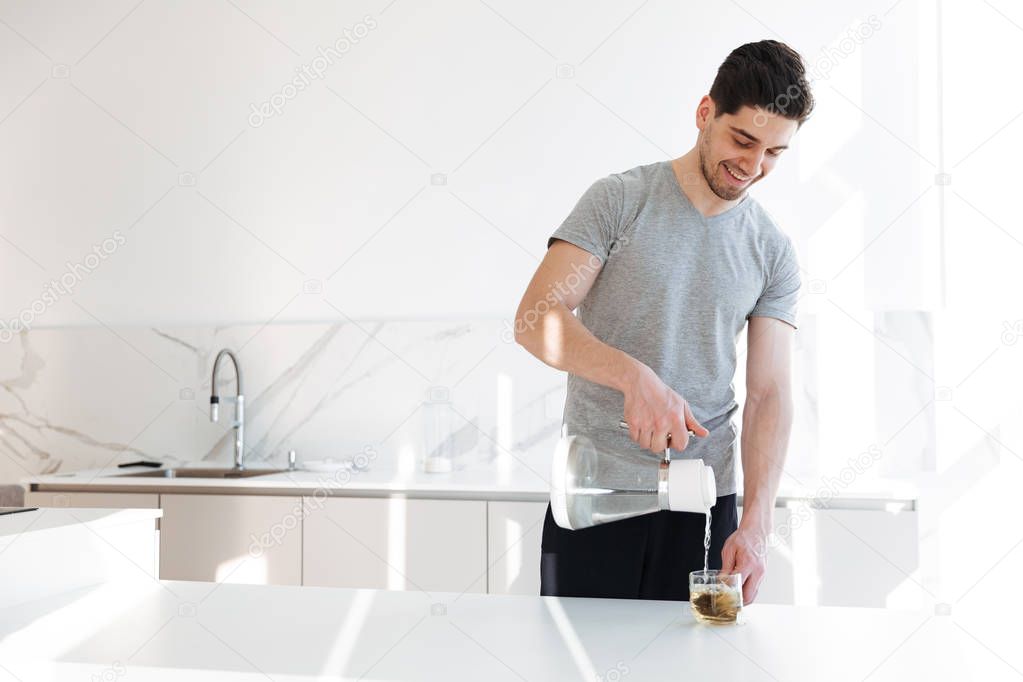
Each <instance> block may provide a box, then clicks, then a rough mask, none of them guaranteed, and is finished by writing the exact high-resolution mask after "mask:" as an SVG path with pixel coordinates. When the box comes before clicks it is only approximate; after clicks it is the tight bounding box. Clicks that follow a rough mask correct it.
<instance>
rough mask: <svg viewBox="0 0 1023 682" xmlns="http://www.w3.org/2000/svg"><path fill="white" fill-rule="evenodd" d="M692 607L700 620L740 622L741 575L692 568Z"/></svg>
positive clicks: (721, 622)
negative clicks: (693, 569)
mask: <svg viewBox="0 0 1023 682" xmlns="http://www.w3.org/2000/svg"><path fill="white" fill-rule="evenodd" d="M689 608H691V609H692V611H693V616H694V617H695V618H696V620H697V621H699V622H701V623H714V624H725V623H741V622H742V574H741V573H725V572H724V571H719V570H716V569H712V570H709V571H693V572H692V573H690V574H689Z"/></svg>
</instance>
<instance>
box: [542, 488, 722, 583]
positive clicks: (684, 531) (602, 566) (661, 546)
mask: <svg viewBox="0 0 1023 682" xmlns="http://www.w3.org/2000/svg"><path fill="white" fill-rule="evenodd" d="M735 497H736V496H735V494H732V495H724V496H722V497H719V498H718V499H717V502H716V503H715V504H714V506H713V507H712V508H711V528H710V532H711V535H710V556H709V559H708V564H709V567H710V568H721V547H722V546H723V545H724V543H725V540H726V539H727V538H728V536H729V535H731V534H732V533H733V532H735V529H736V528H737V527H738V525H739V522H738V511H737V509H736V506H735ZM706 523H707V517H706V516H705V515H703V514H695V513H690V512H670V511H660V512H655V513H653V514H645V515H643V516H636V517H633V518H631V519H625V520H622V521H615V522H613V523H607V524H604V525H600V526H594V527H592V528H584V529H582V530H565V529H564V528H561V527H560V526H558V525H557V524H556V523H555V522H554V517H553V515H552V514H551V507H550V504H548V505H547V516H546V518H545V519H544V522H543V539H542V540H541V544H540V547H541V549H540V594H541V595H546V596H555V597H609V598H615V599H672V600H679V601H688V600H689V572H690V571H698V570H702V569H703V537H704V532H705V529H706Z"/></svg>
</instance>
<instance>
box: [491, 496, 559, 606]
mask: <svg viewBox="0 0 1023 682" xmlns="http://www.w3.org/2000/svg"><path fill="white" fill-rule="evenodd" d="M546 513H547V503H546V502H488V503H487V552H488V559H489V570H488V580H487V584H488V589H487V592H489V593H490V594H530V595H538V594H540V540H541V538H542V536H543V519H544V515H545V514H546Z"/></svg>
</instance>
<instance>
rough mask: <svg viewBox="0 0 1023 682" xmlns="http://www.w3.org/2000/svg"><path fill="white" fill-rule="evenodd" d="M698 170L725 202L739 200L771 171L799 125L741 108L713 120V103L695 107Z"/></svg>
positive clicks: (705, 102) (771, 115)
mask: <svg viewBox="0 0 1023 682" xmlns="http://www.w3.org/2000/svg"><path fill="white" fill-rule="evenodd" d="M696 125H697V127H698V128H699V129H700V136H699V141H698V144H697V147H698V149H699V152H700V170H701V172H702V173H703V177H704V179H705V180H706V181H707V184H708V185H709V186H710V189H711V191H712V192H714V194H716V195H717V196H718V197H720V198H721V199H724V200H725V201H735V200H737V199H740V198H742V195H743V194H745V192H746V190H748V189H749V188H750V187H751V186H752V185H753V184H754V183H757V182H760V181H761V180H762V179H763V178H764V177H766V176H767V174H768V173H770V172H771V170H772V169H773V168H774V165H775V164H776V163H777V162H778V158H779V157H780V156H781V154H782V153H783V151H784V150H785V149H787V148H788V145H789V140H790V139H791V138H792V136H793V135H794V134H795V132H796V130H797V129H798V127H799V125H798V123H797V122H796V121H794V120H792V119H788V118H784V117H783V116H780V115H778V114H772V113H768V112H767V111H766V110H764V109H761V108H756V109H754V108H753V107H749V106H745V107H742V108H741V109H739V110H738V111H737V112H736V113H735V114H722V115H721V116H719V117H718V118H714V100H712V99H710V97H706V96H705V97H704V98H703V100H702V101H701V102H700V106H699V107H698V108H697V115H696Z"/></svg>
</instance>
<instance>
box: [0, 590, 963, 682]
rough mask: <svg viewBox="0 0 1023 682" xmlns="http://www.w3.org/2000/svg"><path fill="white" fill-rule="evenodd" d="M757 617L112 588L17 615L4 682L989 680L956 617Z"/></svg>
mask: <svg viewBox="0 0 1023 682" xmlns="http://www.w3.org/2000/svg"><path fill="white" fill-rule="evenodd" d="M746 615H747V622H746V623H745V624H743V625H739V626H708V625H701V624H698V623H696V622H695V621H694V620H693V618H692V616H691V614H690V613H689V610H688V605H687V604H686V603H685V602H669V601H639V600H614V599H573V598H551V597H535V596H530V597H525V596H521V597H515V596H494V595H472V594H463V595H458V594H454V593H434V594H426V593H423V592H388V591H376V590H349V589H338V588H312V587H301V588H296V587H280V586H266V585H259V586H255V585H229V584H222V585H216V584H210V583H194V582H175V581H149V582H147V583H145V584H136V585H134V586H125V585H118V584H108V585H103V586H98V587H93V588H86V589H80V590H76V591H73V592H69V593H65V594H62V595H57V596H55V597H48V598H46V599H41V600H36V601H33V602H31V603H27V604H22V605H20V606H17V607H14V608H10V609H7V610H6V611H5V613H4V618H3V619H2V620H0V660H2V661H3V667H2V668H0V678H2V679H7V678H6V677H4V672H3V671H4V670H6V671H7V672H8V673H9V674H12V675H14V676H16V678H14V679H21V680H46V679H71V678H74V679H119V678H120V677H121V676H123V677H124V678H125V679H128V680H175V681H176V680H180V679H185V678H184V675H185V674H187V679H189V680H218V681H221V680H263V681H265V680H267V679H271V680H275V681H277V682H284V681H288V680H312V679H334V680H336V679H356V678H358V679H371V680H410V681H412V680H439V679H444V680H449V681H457V680H488V682H489V681H494V682H498V681H501V680H530V681H540V680H558V681H559V682H564V681H565V680H585V681H586V682H593V681H594V680H623V679H624V680H637V681H639V680H642V681H644V682H649V681H656V680H672V681H673V682H674V681H677V680H680V679H692V680H746V681H750V682H756V681H760V680H786V681H787V682H788V681H796V680H813V681H814V682H819V681H820V680H829V681H835V680H857V681H858V682H859V681H861V680H863V679H865V678H867V677H869V678H870V680H871V681H872V682H882V681H884V680H899V681H900V682H903V681H904V680H924V679H927V680H932V679H956V680H969V679H973V678H972V677H971V676H970V673H969V671H970V668H969V667H968V666H967V662H966V661H965V660H963V658H962V657H963V656H964V655H965V654H964V653H963V644H964V643H966V642H968V638H967V637H966V635H964V634H963V633H961V632H959V631H958V629H957V628H956V627H955V626H954V624H953V623H952V619H951V617H948V616H935V615H933V612H909V611H905V612H901V611H888V610H881V609H867V608H848V607H841V608H840V607H813V608H811V607H793V606H776V605H759V604H754V605H752V606H750V607H748V608H747V614H746ZM957 644H958V645H959V646H957ZM969 650H970V651H972V649H969Z"/></svg>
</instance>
